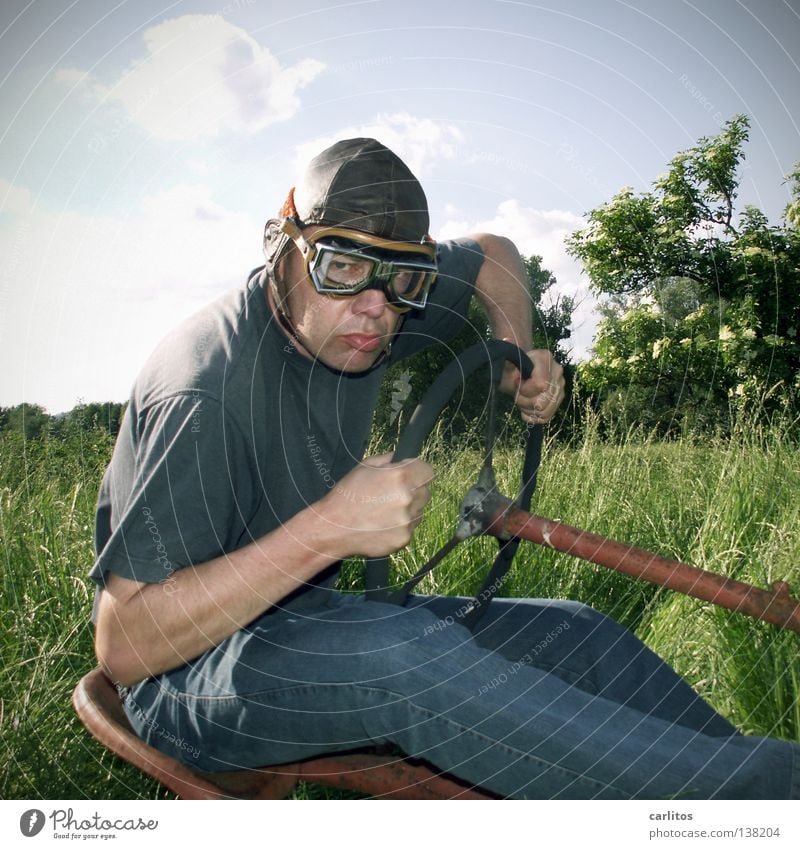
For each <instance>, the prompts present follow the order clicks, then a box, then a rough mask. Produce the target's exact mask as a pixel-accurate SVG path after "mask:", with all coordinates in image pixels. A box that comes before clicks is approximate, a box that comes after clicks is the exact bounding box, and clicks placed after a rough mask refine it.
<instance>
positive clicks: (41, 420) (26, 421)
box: [2, 403, 50, 439]
mask: <svg viewBox="0 0 800 849" xmlns="http://www.w3.org/2000/svg"><path fill="white" fill-rule="evenodd" d="M2 420H3V422H4V424H3V430H6V431H12V432H16V433H21V434H22V435H23V437H24V438H25V439H36V438H37V437H38V436H40V435H41V433H42V432H43V431H44V430H45V429H46V428H47V425H48V424H49V422H50V416H48V415H47V412H46V411H45V409H44V407H40V406H39V405H38V404H25V403H23V404H17V406H16V407H7V408H6V409H5V410H3V415H2Z"/></svg>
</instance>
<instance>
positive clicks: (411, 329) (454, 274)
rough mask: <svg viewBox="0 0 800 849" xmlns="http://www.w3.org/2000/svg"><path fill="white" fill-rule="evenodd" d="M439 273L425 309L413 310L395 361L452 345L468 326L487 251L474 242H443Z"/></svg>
mask: <svg viewBox="0 0 800 849" xmlns="http://www.w3.org/2000/svg"><path fill="white" fill-rule="evenodd" d="M437 263H438V266H439V273H438V275H437V278H436V282H435V283H434V284H433V286H432V287H431V291H430V295H429V296H428V303H427V306H426V307H425V309H424V310H412V311H411V312H410V313H409V314H408V315H407V316H406V319H405V321H404V322H403V328H402V330H401V332H400V333H399V334H398V337H397V339H396V340H395V342H394V345H393V348H392V360H399V359H402V358H403V357H407V356H409V355H410V354H413V353H416V352H417V351H420V350H422V349H423V348H427V347H428V346H429V345H434V344H436V343H437V342H449V341H450V340H451V339H454V338H455V337H456V336H457V335H458V334H459V332H460V331H461V330H462V329H463V327H464V321H465V319H466V317H467V311H468V309H469V303H470V300H471V298H472V294H473V291H474V289H475V279H476V278H477V276H478V272H479V271H480V269H481V266H482V265H483V252H482V251H481V248H480V245H478V243H477V242H475V241H473V240H472V239H456V240H454V241H449V242H440V243H439V245H438V250H437Z"/></svg>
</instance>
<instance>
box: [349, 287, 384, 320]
mask: <svg viewBox="0 0 800 849" xmlns="http://www.w3.org/2000/svg"><path fill="white" fill-rule="evenodd" d="M388 304H389V302H388V301H387V300H386V295H385V294H384V293H383V292H382V291H381V290H380V289H364V290H363V291H362V292H359V293H358V294H357V295H354V296H353V312H354V313H355V314H356V315H366V316H368V317H369V318H380V317H381V316H382V315H383V312H384V310H385V309H386V308H387V307H388Z"/></svg>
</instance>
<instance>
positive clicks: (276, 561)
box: [95, 455, 433, 686]
mask: <svg viewBox="0 0 800 849" xmlns="http://www.w3.org/2000/svg"><path fill="white" fill-rule="evenodd" d="M432 475H433V470H432V469H431V467H430V466H429V465H428V464H427V463H425V462H423V461H422V460H408V461H405V462H403V463H397V464H394V463H391V456H390V455H381V456H380V457H372V458H370V459H369V460H366V461H364V463H362V464H361V465H360V466H358V467H356V468H355V469H353V471H351V472H350V473H349V474H348V475H346V476H345V477H344V478H342V480H341V481H340V482H339V483H338V484H337V485H336V487H335V488H334V489H333V490H331V492H329V493H328V494H327V495H326V496H325V497H324V498H323V499H321V500H320V501H318V502H317V503H316V504H313V505H311V506H310V507H307V508H306V509H305V510H303V511H301V512H300V513H298V514H297V515H296V516H294V517H292V518H291V519H290V520H289V521H288V522H285V523H284V524H283V525H282V526H281V527H279V528H276V529H275V530H274V531H272V532H271V533H269V534H267V535H265V536H264V537H262V538H261V539H258V540H256V541H254V542H252V543H250V544H249V545H246V546H244V547H242V548H240V549H238V550H237V551H234V552H232V553H230V554H225V555H222V556H221V557H217V558H215V559H214V560H210V561H208V562H206V563H203V564H200V565H197V566H188V567H186V568H183V569H179V570H178V571H176V572H174V573H173V575H172V576H171V577H170V579H169V581H168V582H167V583H163V584H148V583H141V582H137V581H132V580H129V579H128V578H123V577H121V576H119V575H115V574H113V573H109V574H107V576H106V586H105V589H104V590H103V592H102V593H101V596H100V603H99V609H98V616H97V625H96V631H95V651H96V654H97V658H98V661H99V662H100V665H101V666H102V667H103V669H104V670H105V671H106V674H107V675H108V676H109V677H110V678H111V680H112V681H114V682H115V683H118V684H120V685H123V686H130V685H131V684H134V683H136V682H138V681H141V680H142V679H144V678H147V677H148V676H150V675H158V674H160V673H162V672H167V671H168V670H170V669H174V668H176V667H178V666H182V665H183V664H184V663H187V662H188V661H190V660H193V659H194V658H196V657H198V656H199V655H200V654H202V653H203V652H204V651H206V650H207V649H209V648H212V647H213V646H216V645H218V644H219V643H220V642H222V641H223V640H224V639H226V638H227V637H229V636H230V635H231V634H233V633H235V632H236V631H238V630H239V629H240V628H242V627H244V626H245V625H247V624H248V623H249V622H251V621H252V620H253V619H255V618H256V617H257V616H260V615H261V614H262V613H263V612H264V611H266V610H267V609H269V608H270V607H272V606H273V605H275V604H276V603H278V602H279V601H280V600H281V599H282V598H284V597H286V596H287V595H289V594H290V593H291V592H293V591H294V590H296V589H298V588H299V587H300V586H302V585H303V584H304V583H305V582H306V581H308V580H310V579H311V578H313V577H314V576H315V575H316V574H317V573H318V572H320V571H322V570H323V569H325V568H326V567H327V566H329V565H331V564H332V563H335V562H336V561H337V560H341V559H342V558H344V557H347V556H350V555H354V554H363V555H365V556H367V557H380V556H383V555H385V554H390V553H391V552H393V551H397V550H398V549H399V548H402V547H403V546H405V545H407V544H408V542H409V541H410V539H411V535H412V533H413V530H414V528H415V527H416V526H417V525H418V524H419V522H420V519H421V517H422V510H423V508H424V506H425V504H426V503H427V502H428V500H429V499H430V493H429V491H428V486H427V485H428V482H429V481H430V479H431V477H432ZM354 503H355V504H356V505H357V507H356V508H354V506H353V505H354Z"/></svg>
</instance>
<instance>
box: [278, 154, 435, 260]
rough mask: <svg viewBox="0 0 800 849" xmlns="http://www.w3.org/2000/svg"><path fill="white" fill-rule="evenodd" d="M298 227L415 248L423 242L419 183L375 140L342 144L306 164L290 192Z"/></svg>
mask: <svg viewBox="0 0 800 849" xmlns="http://www.w3.org/2000/svg"><path fill="white" fill-rule="evenodd" d="M294 204H295V208H296V210H297V216H298V218H299V219H300V222H301V223H302V224H304V225H305V224H324V225H326V226H328V227H349V228H352V229H354V230H360V231H362V232H364V233H371V234H372V235H374V236H379V237H381V238H383V239H391V240H393V241H400V242H412V243H415V244H419V243H420V242H422V240H423V239H424V238H425V237H427V236H428V227H429V224H430V218H429V216H428V202H427V200H426V198H425V193H424V192H423V190H422V186H421V185H420V184H419V180H417V178H416V177H415V176H414V175H413V174H412V173H411V171H410V170H409V169H408V166H407V165H406V164H405V163H404V162H403V161H402V160H401V159H400V157H399V156H397V154H395V153H392V151H391V150H389V149H388V148H387V147H385V146H384V145H382V144H381V143H380V142H378V141H376V140H375V139H347V140H345V141H340V142H337V143H336V144H334V145H333V146H332V147H329V148H327V150H324V151H322V153H320V154H319V155H318V156H316V157H314V159H312V160H311V162H310V163H309V166H308V168H307V169H306V172H305V174H304V175H303V178H302V179H301V181H300V183H299V184H298V186H297V187H296V188H295V190H294Z"/></svg>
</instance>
